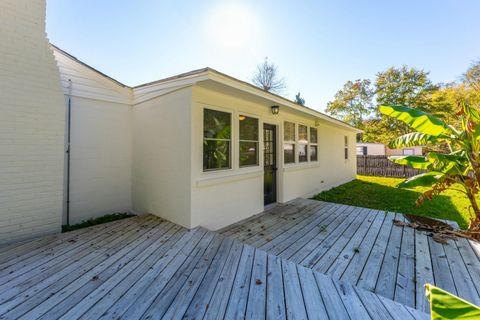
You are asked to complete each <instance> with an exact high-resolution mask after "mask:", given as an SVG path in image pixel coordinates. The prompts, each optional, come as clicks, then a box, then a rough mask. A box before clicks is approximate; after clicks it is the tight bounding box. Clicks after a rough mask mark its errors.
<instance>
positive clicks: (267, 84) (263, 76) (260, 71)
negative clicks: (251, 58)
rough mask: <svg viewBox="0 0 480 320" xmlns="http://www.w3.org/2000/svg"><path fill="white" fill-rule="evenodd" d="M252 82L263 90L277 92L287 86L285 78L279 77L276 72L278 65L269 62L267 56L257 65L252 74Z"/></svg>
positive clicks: (279, 92) (282, 90) (281, 91)
mask: <svg viewBox="0 0 480 320" xmlns="http://www.w3.org/2000/svg"><path fill="white" fill-rule="evenodd" d="M252 82H253V84H255V85H256V86H257V87H259V88H261V89H263V90H265V91H269V92H273V93H278V94H281V93H283V92H284V91H285V89H286V88H287V85H286V82H285V79H284V78H280V76H279V74H278V67H277V66H276V65H275V64H273V63H269V62H268V57H267V58H265V61H264V62H263V63H262V64H259V65H258V66H257V72H256V73H255V74H254V75H253V78H252Z"/></svg>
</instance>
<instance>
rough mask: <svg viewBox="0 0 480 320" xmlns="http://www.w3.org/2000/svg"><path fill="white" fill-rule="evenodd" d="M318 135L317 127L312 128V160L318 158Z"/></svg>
mask: <svg viewBox="0 0 480 320" xmlns="http://www.w3.org/2000/svg"><path fill="white" fill-rule="evenodd" d="M317 153H318V135H317V129H316V128H310V161H317V160H318V154H317Z"/></svg>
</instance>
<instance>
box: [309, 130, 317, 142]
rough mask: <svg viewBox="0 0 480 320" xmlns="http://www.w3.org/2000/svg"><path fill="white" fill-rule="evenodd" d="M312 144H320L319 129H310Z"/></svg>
mask: <svg viewBox="0 0 480 320" xmlns="http://www.w3.org/2000/svg"><path fill="white" fill-rule="evenodd" d="M310 142H311V143H317V142H318V136H317V128H310Z"/></svg>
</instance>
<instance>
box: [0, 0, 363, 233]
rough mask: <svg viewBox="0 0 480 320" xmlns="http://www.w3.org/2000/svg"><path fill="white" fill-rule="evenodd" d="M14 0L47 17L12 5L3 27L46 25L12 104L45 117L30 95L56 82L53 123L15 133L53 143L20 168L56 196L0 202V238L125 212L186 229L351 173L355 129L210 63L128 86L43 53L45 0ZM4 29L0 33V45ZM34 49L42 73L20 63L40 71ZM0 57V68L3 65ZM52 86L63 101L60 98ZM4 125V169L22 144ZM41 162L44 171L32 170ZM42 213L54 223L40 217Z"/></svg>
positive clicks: (241, 214) (219, 222)
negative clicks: (6, 137)
mask: <svg viewBox="0 0 480 320" xmlns="http://www.w3.org/2000/svg"><path fill="white" fill-rule="evenodd" d="M7 2H9V5H10V6H11V7H16V5H17V3H16V2H15V1H13V0H7ZM21 2H23V3H22V5H23V6H26V7H27V8H28V7H30V6H33V4H31V3H35V5H36V7H35V8H34V9H35V10H37V11H38V10H43V11H42V12H43V13H42V14H41V15H38V17H35V19H34V20H28V19H30V18H29V16H28V15H27V13H28V10H27V13H26V12H25V11H22V10H20V9H19V10H14V12H9V13H8V14H10V15H12V16H14V18H11V19H10V20H8V21H9V23H10V22H11V23H12V24H14V23H24V24H25V22H22V21H24V20H26V21H28V23H27V25H28V26H29V28H31V29H32V30H33V29H35V28H41V30H37V31H38V32H37V33H38V34H42V35H43V38H42V39H38V41H39V42H41V43H42V45H41V46H38V45H37V46H26V45H25V46H24V47H22V50H23V52H25V56H21V57H19V58H18V59H21V61H19V62H17V64H16V65H15V66H16V67H15V68H17V69H15V70H12V74H15V73H17V74H18V73H26V74H27V75H28V76H26V77H25V79H23V78H22V81H25V82H23V83H24V84H27V82H26V81H27V80H28V81H31V82H32V85H31V86H28V85H24V86H23V91H22V93H21V94H22V96H23V97H25V98H22V99H20V101H19V102H15V106H16V108H17V109H18V110H17V109H15V112H18V115H20V112H21V111H22V112H23V113H22V114H25V113H28V114H29V118H28V119H36V118H37V114H38V117H41V116H42V115H43V113H44V111H43V109H41V108H38V107H35V106H34V105H32V106H30V104H28V103H29V102H28V101H30V100H35V101H36V100H37V99H36V97H41V96H42V94H45V93H44V92H43V91H42V90H40V89H37V88H41V87H42V86H43V87H48V86H49V87H51V88H53V89H51V90H50V91H48V92H52V94H51V96H50V97H46V98H44V99H43V98H42V99H43V100H41V101H44V104H45V105H49V109H48V110H49V113H48V117H46V120H45V121H47V119H48V121H50V123H47V122H45V123H44V124H43V123H42V129H40V128H37V124H36V123H34V122H27V123H25V125H24V126H23V127H22V129H21V130H23V131H25V134H23V133H22V134H23V135H24V136H25V137H26V136H27V134H29V133H30V132H32V136H33V135H34V134H36V133H38V132H43V131H41V130H45V131H46V133H48V134H50V136H49V137H47V136H46V137H45V138H44V139H43V138H41V137H40V138H39V139H41V140H40V141H45V144H47V142H48V145H45V146H43V145H41V144H40V145H39V146H38V147H36V148H32V150H31V152H30V153H29V154H25V156H28V157H29V162H25V163H24V167H23V170H27V171H28V172H32V175H38V179H45V180H46V181H55V184H54V185H53V184H52V187H51V190H52V193H53V192H55V193H54V194H55V196H51V195H50V194H49V193H47V190H50V189H46V190H42V191H43V192H41V191H40V190H39V193H38V197H40V195H41V196H42V197H45V202H41V204H42V205H43V204H44V203H45V208H46V209H45V211H46V213H45V214H44V215H43V214H41V212H40V213H38V217H35V218H34V219H32V217H31V215H32V214H33V215H35V214H37V213H36V211H35V209H36V208H37V206H38V205H37V204H36V203H30V206H29V207H22V206H21V205H18V206H15V205H10V204H8V207H4V203H3V202H0V212H1V217H0V218H1V220H0V242H7V241H12V240H14V239H21V238H26V237H30V236H34V235H37V234H41V233H47V232H55V231H59V230H60V226H61V224H62V223H64V224H65V223H67V222H68V223H78V222H80V221H82V220H85V219H88V218H92V217H98V216H101V215H104V214H108V213H113V212H122V211H123V212H125V211H131V212H134V213H138V214H142V213H152V214H155V215H158V216H161V217H163V218H166V219H168V220H170V221H172V222H175V223H178V224H180V225H182V226H185V227H187V228H192V227H195V226H199V225H201V226H204V227H207V228H210V229H217V228H220V227H223V226H226V225H228V224H231V223H233V222H235V221H238V220H241V219H244V218H246V217H248V216H250V215H253V214H256V213H259V212H261V211H263V210H264V207H265V205H269V204H271V203H275V202H285V201H289V200H291V199H294V198H295V197H301V196H303V197H308V196H311V195H314V194H316V193H318V192H320V191H322V190H325V189H328V188H331V187H332V186H336V185H339V184H342V183H345V182H347V181H350V180H352V179H354V178H355V174H356V159H355V136H356V134H357V133H358V132H359V130H358V129H356V128H353V127H351V126H349V125H347V124H345V123H343V122H341V121H338V120H336V119H333V118H330V117H328V116H326V115H324V114H322V113H320V112H318V111H315V110H313V109H309V108H307V107H304V106H300V105H298V104H295V103H293V102H292V101H290V100H287V99H285V98H283V97H280V96H277V95H274V94H271V93H268V92H265V91H263V90H261V89H259V88H257V87H255V86H252V85H251V84H249V83H246V82H243V81H240V80H238V79H235V78H232V77H230V76H228V75H225V74H222V73H220V72H218V71H215V70H213V69H210V68H204V69H199V70H195V71H192V72H188V73H184V74H181V75H178V76H174V77H170V78H167V79H163V80H159V81H155V82H152V83H147V84H143V85H140V86H136V87H128V86H126V85H123V84H121V83H120V82H118V81H116V80H114V79H112V78H110V77H108V76H106V75H105V74H102V73H100V72H99V71H97V70H95V69H93V68H91V67H89V66H88V65H86V64H84V63H82V62H81V61H79V60H78V59H76V58H75V57H73V56H71V55H70V54H68V53H66V52H64V51H62V50H60V49H59V48H56V47H54V46H52V47H51V49H49V48H48V42H47V40H46V38H45V34H44V29H43V28H44V25H43V24H41V25H40V27H38V24H36V23H35V22H38V21H39V20H38V19H40V20H41V19H44V17H45V16H44V1H38V0H37V1H32V2H31V3H30V2H28V1H21ZM42 6H43V8H42ZM32 10H33V9H32ZM0 12H3V11H0ZM19 21H20V22H19ZM43 21H44V20H41V21H40V22H42V23H44V22H43ZM1 23H2V27H3V24H6V23H5V21H4V20H2V22H1ZM28 33H30V31H28ZM9 36H12V35H10V34H8V35H7V33H0V40H2V43H5V41H3V40H5V39H4V37H9ZM13 36H15V37H18V38H16V39H15V41H8V42H7V43H9V44H11V45H12V46H19V43H20V44H22V41H26V40H25V38H24V37H22V35H18V34H14V35H13ZM2 50H3V48H2ZM6 50H7V51H8V50H11V51H12V52H16V51H17V50H18V48H17V47H12V48H8V47H7V48H6ZM52 51H53V54H52ZM38 54H41V55H42V57H44V60H45V62H44V61H43V60H42V63H44V65H45V66H46V67H45V68H44V71H42V72H46V71H45V70H47V69H48V72H47V73H40V74H37V73H32V74H31V75H30V74H29V73H30V71H29V70H28V69H23V68H22V67H21V66H22V65H28V66H32V68H33V67H35V68H39V66H38V65H35V66H34V63H32V62H31V59H33V57H36V56H37V55H38ZM53 56H54V57H55V61H56V63H57V66H58V69H56V67H55V64H54V60H53ZM0 61H1V62H0V64H1V67H4V64H6V63H9V62H8V61H6V62H5V60H0ZM50 64H51V65H50ZM3 80H4V79H2V81H3ZM59 83H61V88H62V89H63V97H64V100H63V99H62V98H61V96H60V99H59V96H58V92H59V91H58V90H59V89H60V86H59ZM40 84H41V85H40ZM43 87H42V88H43ZM54 89H55V90H57V91H56V92H57V93H56V96H54V95H53V92H54V91H55V90H54ZM6 90H7V91H10V92H8V93H7V94H5V93H4V92H5V91H4V90H3V87H2V93H0V94H3V95H4V96H2V97H5V99H2V100H0V104H2V105H0V108H5V106H4V101H7V104H8V103H11V101H12V100H14V99H15V98H16V97H18V95H19V92H16V93H15V92H14V89H13V88H10V87H8V86H7V87H6ZM28 99H30V100H28ZM27 100H28V101H27ZM50 110H51V112H50ZM18 115H17V114H15V115H12V119H13V118H15V119H16V118H17V117H18ZM2 120H3V119H2ZM10 120H11V119H10ZM32 121H33V120H32ZM8 122H9V119H7V120H6V121H5V123H8ZM53 124H55V126H53ZM44 126H45V128H50V127H51V128H52V129H44ZM8 127H12V132H11V133H10V135H11V136H12V137H13V138H14V139H12V140H9V141H11V145H7V146H5V144H2V145H0V151H2V152H1V153H0V154H1V155H0V157H1V158H0V163H5V165H4V167H5V168H6V170H7V171H9V172H10V171H11V168H12V167H13V166H14V164H13V163H14V162H16V161H17V158H18V157H20V156H19V153H18V152H19V151H15V150H19V148H20V145H21V144H22V143H23V141H24V140H22V139H20V138H19V139H18V141H17V140H15V139H16V136H15V134H16V132H19V130H20V129H19V128H18V127H17V126H16V123H15V125H11V124H10V125H9V126H8ZM64 133H65V134H64ZM22 137H23V136H22ZM32 139H34V138H33V137H32ZM32 141H33V140H32ZM9 150H12V151H10V153H9V155H8V156H7V157H5V155H4V154H5V151H9ZM22 156H23V154H22ZM15 157H17V158H15ZM51 158H52V159H54V160H50V159H51ZM10 159H11V162H9V161H7V160H10ZM44 163H45V164H44ZM47 163H48V165H47ZM50 163H51V165H50ZM40 166H42V167H43V166H47V167H45V168H48V170H44V171H43V172H33V171H35V170H34V169H37V168H40ZM21 174H22V173H20V172H17V171H14V170H13V171H12V172H11V173H10V175H11V177H12V178H11V180H7V181H4V180H2V181H1V183H2V187H3V188H4V189H9V188H10V187H11V191H9V193H8V195H9V197H11V199H12V200H11V201H13V202H15V201H16V199H17V198H18V199H23V198H22V196H23V194H24V193H25V191H26V190H28V186H26V187H22V188H20V187H18V188H17V187H16V186H17V185H18V183H17V182H15V179H16V178H17V176H18V177H20V176H21ZM62 177H63V183H62ZM36 179H37V178H36ZM35 181H36V180H35ZM32 183H33V182H32ZM52 183H53V182H52ZM27 185H28V182H27ZM42 186H43V185H42ZM2 190H3V189H2ZM62 193H63V198H62ZM2 196H3V194H2ZM47 203H48V205H49V206H47V205H46V204H47ZM62 204H63V210H62V209H61V208H62ZM42 208H43V207H42ZM25 212H29V214H26V213H25ZM30 212H33V213H32V214H30ZM47 216H51V217H52V219H50V220H48V221H47V220H45V219H44V217H47ZM22 221H28V224H25V225H24V224H22ZM43 224H45V225H47V224H48V227H47V226H44V225H43Z"/></svg>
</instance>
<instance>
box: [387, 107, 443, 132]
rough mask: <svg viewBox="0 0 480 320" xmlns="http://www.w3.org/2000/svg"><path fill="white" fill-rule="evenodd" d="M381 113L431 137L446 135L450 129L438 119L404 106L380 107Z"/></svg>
mask: <svg viewBox="0 0 480 320" xmlns="http://www.w3.org/2000/svg"><path fill="white" fill-rule="evenodd" d="M379 110H380V112H381V113H383V114H385V115H387V116H390V117H394V118H396V119H398V120H400V121H403V122H405V123H406V124H407V125H409V126H410V127H411V128H412V129H413V130H415V131H417V132H420V133H425V134H428V135H431V136H435V137H437V136H440V135H441V134H444V133H448V132H449V131H450V128H449V127H448V126H447V125H446V124H445V123H443V121H441V120H440V119H438V118H436V117H434V116H432V115H429V114H428V113H425V112H423V111H420V110H417V109H412V108H408V107H404V106H392V105H381V106H380V107H379Z"/></svg>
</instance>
